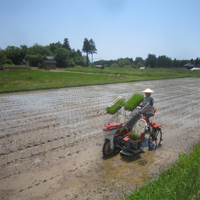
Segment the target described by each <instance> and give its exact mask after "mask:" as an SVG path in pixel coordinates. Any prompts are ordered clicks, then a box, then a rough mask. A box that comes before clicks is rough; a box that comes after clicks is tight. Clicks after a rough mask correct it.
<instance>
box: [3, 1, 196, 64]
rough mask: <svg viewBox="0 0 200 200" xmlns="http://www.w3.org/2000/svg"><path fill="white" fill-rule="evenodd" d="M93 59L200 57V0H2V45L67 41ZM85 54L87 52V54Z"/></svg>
mask: <svg viewBox="0 0 200 200" xmlns="http://www.w3.org/2000/svg"><path fill="white" fill-rule="evenodd" d="M64 38H68V41H69V44H70V47H71V48H72V49H75V50H78V49H79V50H81V51H82V47H83V41H84V39H85V38H87V39H88V40H90V39H93V41H94V42H95V45H96V49H97V54H94V55H93V59H94V61H97V60H100V59H103V60H116V59H118V58H126V57H128V58H133V59H135V58H136V57H142V58H143V59H146V58H147V57H148V54H155V55H156V56H157V57H158V56H161V55H166V56H168V57H170V58H171V59H175V58H176V59H179V60H184V59H187V60H190V59H196V58H197V57H200V0H0V48H1V49H5V48H6V47H7V46H8V45H9V46H16V47H20V45H24V44H25V45H27V46H28V47H30V46H33V45H34V44H35V43H37V44H39V45H42V46H46V45H49V44H50V43H55V42H58V41H60V42H61V43H63V42H64ZM83 55H85V53H83Z"/></svg>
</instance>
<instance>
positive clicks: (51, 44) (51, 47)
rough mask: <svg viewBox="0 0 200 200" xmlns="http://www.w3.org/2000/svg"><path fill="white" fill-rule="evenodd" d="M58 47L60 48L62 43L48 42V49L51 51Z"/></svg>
mask: <svg viewBox="0 0 200 200" xmlns="http://www.w3.org/2000/svg"><path fill="white" fill-rule="evenodd" d="M58 48H62V44H61V43H60V42H59V41H58V42H56V43H50V44H49V49H50V51H52V52H53V53H54V52H55V50H56V49H58Z"/></svg>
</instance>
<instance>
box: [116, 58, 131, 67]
mask: <svg viewBox="0 0 200 200" xmlns="http://www.w3.org/2000/svg"><path fill="white" fill-rule="evenodd" d="M125 65H130V66H131V62H130V61H129V59H127V58H125V59H120V60H119V61H118V66H119V67H124V66H125Z"/></svg>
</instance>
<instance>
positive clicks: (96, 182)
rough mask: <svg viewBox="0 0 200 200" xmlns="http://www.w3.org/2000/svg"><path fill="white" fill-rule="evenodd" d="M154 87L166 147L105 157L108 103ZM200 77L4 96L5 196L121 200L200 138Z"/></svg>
mask: <svg viewBox="0 0 200 200" xmlns="http://www.w3.org/2000/svg"><path fill="white" fill-rule="evenodd" d="M147 87H149V88H151V89H152V90H154V93H153V97H154V100H155V106H156V108H157V112H156V115H155V117H153V118H152V121H155V122H156V123H158V124H161V125H162V126H163V129H162V131H163V142H162V146H161V147H160V148H158V149H156V150H153V151H149V150H148V148H147V142H148V138H146V140H145V143H144V148H143V150H144V151H143V152H142V153H140V154H137V155H135V156H131V157H125V156H121V155H120V154H115V155H112V156H111V157H110V158H104V157H103V156H102V146H103V134H102V128H103V126H104V124H105V123H106V122H107V121H108V120H109V119H110V117H111V116H110V115H108V114H106V113H105V108H106V106H107V105H108V104H109V103H110V102H111V101H112V100H113V98H115V97H117V96H119V95H122V96H123V98H125V99H128V98H130V97H131V95H132V94H133V93H140V92H141V91H142V90H144V89H146V88H147ZM199 109H200V81H199V79H198V78H183V79H169V80H156V81H145V82H136V83H120V84H109V85H103V86H87V87H77V88H76V87H74V88H66V89H57V90H46V91H33V92H22V93H11V94H1V95H0V110H1V112H0V166H1V168H0V197H1V198H2V199H116V198H118V197H120V196H121V195H122V194H123V192H124V191H126V190H127V189H130V188H134V187H135V186H136V184H142V183H143V182H144V181H143V180H144V178H145V179H146V180H148V179H149V180H151V179H153V178H154V177H155V176H157V175H158V174H159V171H160V170H162V169H164V168H166V167H169V166H170V164H171V163H173V162H174V161H176V160H177V158H178V154H179V153H183V152H189V150H190V148H191V147H192V146H193V145H194V144H195V143H196V142H198V141H199V136H200V133H199V128H200V113H199Z"/></svg>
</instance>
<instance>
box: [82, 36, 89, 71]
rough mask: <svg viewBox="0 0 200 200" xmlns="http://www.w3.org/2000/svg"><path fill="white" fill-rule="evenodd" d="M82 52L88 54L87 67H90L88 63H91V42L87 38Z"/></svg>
mask: <svg viewBox="0 0 200 200" xmlns="http://www.w3.org/2000/svg"><path fill="white" fill-rule="evenodd" d="M82 51H83V52H85V53H86V57H87V67H88V62H89V58H88V54H89V53H90V42H89V40H88V39H87V38H85V39H84V42H83V48H82Z"/></svg>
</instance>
